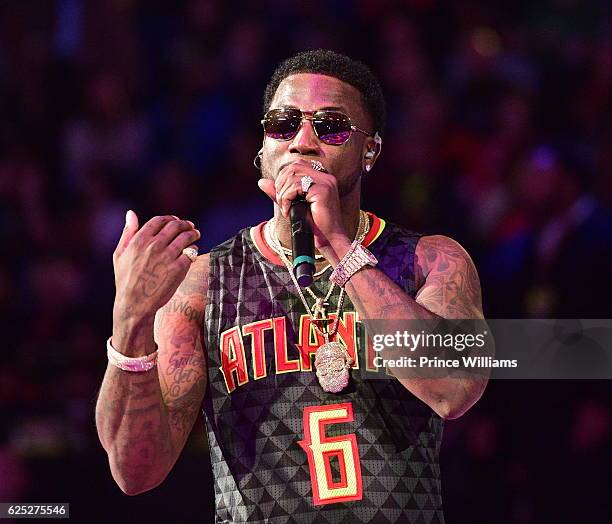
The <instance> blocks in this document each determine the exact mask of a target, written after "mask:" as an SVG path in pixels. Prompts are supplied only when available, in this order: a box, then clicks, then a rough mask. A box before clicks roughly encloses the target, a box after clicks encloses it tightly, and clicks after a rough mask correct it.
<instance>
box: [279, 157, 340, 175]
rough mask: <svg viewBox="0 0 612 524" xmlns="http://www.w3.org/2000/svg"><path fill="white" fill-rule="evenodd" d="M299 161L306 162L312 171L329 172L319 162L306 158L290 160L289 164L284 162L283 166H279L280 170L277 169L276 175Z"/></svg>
mask: <svg viewBox="0 0 612 524" xmlns="http://www.w3.org/2000/svg"><path fill="white" fill-rule="evenodd" d="M300 161H304V162H307V163H308V164H310V167H311V168H312V169H314V170H315V171H320V172H321V173H329V171H328V170H327V169H325V166H324V165H323V164H322V162H320V161H319V160H312V159H306V158H299V159H296V160H290V161H289V162H285V163H284V164H281V166H280V168H279V169H278V173H280V172H281V171H282V170H283V169H285V168H286V167H287V166H290V165H291V164H297V163H299V162H300ZM278 173H277V176H278Z"/></svg>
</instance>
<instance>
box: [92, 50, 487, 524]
mask: <svg viewBox="0 0 612 524" xmlns="http://www.w3.org/2000/svg"><path fill="white" fill-rule="evenodd" d="M264 111H265V113H266V114H265V117H264V120H263V125H264V138H263V147H262V149H261V151H260V154H259V155H258V159H257V162H256V164H257V165H261V170H262V178H261V179H260V180H259V187H260V188H261V189H262V190H263V191H264V192H265V193H266V194H267V195H268V196H269V197H270V198H271V199H272V200H273V202H274V218H273V219H272V220H270V221H268V222H267V223H265V224H260V225H259V226H256V227H253V228H247V229H244V230H243V231H241V232H240V233H239V234H238V235H236V237H234V238H232V239H230V240H228V241H227V242H225V243H224V244H222V245H220V246H218V247H217V248H215V249H213V250H212V251H211V252H210V253H209V254H207V255H202V256H199V257H197V259H195V261H194V262H193V263H191V262H190V259H189V256H185V254H186V255H190V252H189V251H188V250H187V251H185V248H188V246H190V245H191V244H192V243H193V242H194V241H196V240H197V238H199V235H200V233H199V231H198V230H197V229H195V228H194V225H193V223H191V222H189V221H185V220H180V219H178V218H177V217H172V216H164V217H155V218H153V219H151V220H150V221H149V222H147V223H146V224H145V225H144V226H143V227H142V228H140V229H139V228H138V221H137V218H136V216H135V214H134V213H133V212H131V211H130V212H128V216H127V220H126V228H125V230H124V232H123V235H122V237H121V239H120V241H119V244H118V246H117V249H116V252H115V254H114V264H115V275H116V286H117V295H116V301H115V307H114V312H113V334H112V339H111V340H109V360H110V361H111V363H110V364H109V366H108V369H107V372H106V375H105V377H104V381H103V384H102V388H101V391H100V396H99V400H98V404H97V409H96V422H97V426H98V433H99V436H100V440H101V442H102V444H103V446H104V448H105V449H106V451H107V453H108V456H109V462H110V467H111V471H112V474H113V477H114V478H115V480H116V481H117V483H118V484H119V486H120V487H121V489H122V490H123V491H124V492H125V493H128V494H132V495H134V494H137V493H141V492H143V491H146V490H149V489H152V488H153V487H155V486H157V485H158V484H160V483H161V482H162V481H163V480H164V478H165V477H166V475H167V474H168V472H169V471H170V469H171V468H172V466H173V465H174V463H175V461H176V460H177V457H178V455H179V453H180V452H181V450H182V448H183V446H184V444H185V441H186V439H187V436H188V434H189V432H190V430H191V429H192V427H193V424H194V421H195V418H196V416H197V413H198V411H199V409H200V406H201V404H202V401H204V404H203V410H204V413H205V416H206V422H207V426H208V433H209V441H210V448H211V455H212V463H213V469H214V476H215V494H216V506H217V521H218V522H243V521H249V522H251V521H253V522H263V521H265V522H348V521H352V522H387V521H388V522H443V515H442V504H441V496H440V471H439V465H438V451H439V447H440V439H441V431H442V419H444V418H455V417H458V416H460V415H461V414H462V413H464V412H465V411H466V410H467V409H469V407H470V406H471V405H473V404H474V403H475V402H476V400H477V399H478V398H479V397H480V395H481V394H482V391H483V389H484V386H485V381H483V380H480V381H477V380H468V379H451V378H448V377H446V378H445V377H442V378H437V379H433V378H431V379H416V378H402V379H400V380H398V379H395V378H393V377H391V376H387V377H386V378H384V379H377V380H365V379H364V378H362V376H361V375H360V373H359V371H358V369H364V368H369V364H371V362H369V361H368V358H367V355H366V353H367V347H366V345H365V344H363V343H360V341H359V334H358V332H359V333H360V332H361V330H359V329H358V325H359V324H360V322H358V320H359V319H435V318H441V317H445V318H482V310H481V298H480V286H479V282H478V277H477V274H476V271H475V269H474V266H473V263H472V261H471V260H470V258H469V256H468V255H467V253H466V252H465V251H464V250H463V249H462V248H461V247H460V246H459V245H458V244H457V243H456V242H454V241H453V240H451V239H449V238H446V237H442V236H429V237H422V236H421V235H418V234H416V233H412V232H410V231H406V230H404V229H402V228H399V227H397V226H394V225H392V224H385V223H384V221H382V220H380V219H379V218H377V217H375V216H374V215H372V214H366V213H363V212H360V201H361V179H362V175H363V174H365V173H368V172H369V171H370V170H371V169H372V166H373V165H374V163H375V162H376V160H377V158H378V156H379V155H380V152H381V143H382V140H381V139H380V135H381V133H382V132H383V127H384V123H385V122H384V121H385V107H384V100H383V97H382V93H381V90H380V87H379V85H378V83H377V81H376V80H375V79H374V77H373V76H372V73H371V72H370V71H369V69H368V68H367V67H365V66H364V65H363V64H360V63H357V62H354V61H352V60H350V59H349V58H347V57H345V56H342V55H338V54H336V53H332V52H329V51H309V52H306V53H301V54H298V55H297V56H295V57H293V58H291V59H289V60H287V61H285V62H284V63H283V64H281V65H280V66H279V68H278V69H277V70H276V72H275V73H274V75H273V77H272V79H271V81H270V84H269V85H268V87H267V89H266V94H265V99H264ZM259 162H260V163H261V164H259ZM298 196H303V197H304V198H305V199H306V200H307V201H308V202H309V203H310V210H311V213H312V220H313V224H314V241H315V247H316V253H317V256H318V257H319V258H318V259H317V262H316V273H315V275H316V277H317V278H316V279H315V282H314V283H313V284H312V286H310V288H308V289H306V290H301V289H299V286H297V285H296V284H297V282H296V281H295V279H294V278H293V277H292V276H291V272H290V271H289V269H288V267H287V265H289V267H291V262H290V261H289V257H290V255H289V254H288V253H287V252H286V250H287V248H288V247H289V246H290V245H291V244H290V224H289V219H288V215H289V208H290V206H291V203H292V201H293V200H295V199H296V198H297V197H298ZM353 239H354V240H353ZM364 246H365V247H364ZM192 247H193V246H192ZM194 258H195V257H194ZM328 266H329V267H328ZM322 318H323V319H330V320H329V321H328V322H325V321H321V320H320V319H322ZM156 345H157V352H155V350H156ZM313 356H315V365H314V366H313V359H312V357H313ZM126 357H127V358H126ZM155 359H157V360H155ZM155 362H157V365H156V366H155ZM315 371H316V373H315Z"/></svg>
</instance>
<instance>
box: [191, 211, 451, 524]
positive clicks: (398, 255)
mask: <svg viewBox="0 0 612 524" xmlns="http://www.w3.org/2000/svg"><path fill="white" fill-rule="evenodd" d="M369 217H370V221H371V228H370V231H369V232H368V235H367V236H366V238H365V239H364V242H363V243H364V245H367V246H368V249H370V251H371V252H372V253H373V254H374V255H375V256H376V258H377V259H378V265H377V268H378V269H380V270H381V271H383V272H384V273H385V274H386V275H387V276H388V277H389V278H390V279H391V280H393V281H394V282H395V283H397V284H398V285H400V286H401V287H402V288H403V289H404V290H405V291H406V292H407V293H408V294H409V295H410V296H412V297H414V295H415V293H416V291H417V290H416V289H415V277H414V251H415V247H416V243H417V241H418V239H419V238H420V235H419V234H417V233H413V232H411V231H407V230H405V229H403V228H400V227H398V226H396V225H393V224H390V223H385V222H384V221H383V220H380V219H379V218H377V217H376V216H374V215H372V214H369ZM262 229H263V224H260V225H259V226H257V227H254V228H247V229H244V230H242V231H241V232H240V233H238V234H237V235H236V236H235V237H234V238H231V239H230V240H228V241H226V242H225V243H223V244H221V245H219V246H217V247H216V248H214V249H213V250H212V251H211V252H210V276H209V287H208V303H207V306H206V326H205V328H206V331H205V333H206V335H205V339H206V353H207V366H208V386H207V391H206V396H205V400H204V403H203V411H204V415H205V419H206V424H207V429H208V437H209V445H210V453H211V462H212V467H213V474H214V483H215V502H216V522H269V523H300V524H301V523H311V522H317V523H319V522H321V523H351V524H356V523H370V522H374V523H385V522H409V523H443V522H444V518H443V515H442V500H441V494H440V468H439V461H438V455H439V449H440V442H441V436H442V419H441V418H440V417H438V416H437V415H436V414H435V413H434V412H433V411H432V410H431V409H430V408H429V407H428V406H427V405H426V404H424V403H423V402H421V401H420V400H419V399H417V398H416V397H415V396H413V395H412V394H411V393H410V392H409V391H408V390H407V389H406V388H405V387H404V386H402V385H401V383H400V382H399V381H398V380H396V379H395V378H393V377H391V376H389V375H387V374H386V373H384V370H382V371H383V373H382V376H381V378H376V379H366V378H364V377H363V376H362V373H361V371H363V370H365V369H372V362H373V350H372V348H371V343H368V341H367V340H366V337H365V335H364V328H363V325H362V323H361V322H360V321H359V317H358V314H357V312H356V309H355V308H354V306H353V304H352V303H351V301H350V299H349V297H348V295H347V296H346V298H345V304H344V308H343V313H342V314H341V315H340V320H339V322H338V333H337V335H336V337H335V338H333V339H332V340H340V341H341V342H343V343H344V345H345V346H346V348H347V351H348V352H349V354H350V355H351V356H352V357H353V359H354V361H355V363H354V364H353V369H351V379H350V383H349V385H348V387H347V388H345V389H344V390H343V391H342V392H340V393H337V394H334V393H326V392H325V391H323V389H322V388H321V386H320V384H319V382H318V379H317V377H316V375H315V369H314V363H313V362H314V354H315V353H316V349H317V347H319V346H320V345H321V344H323V343H324V341H323V337H322V336H320V334H317V331H316V330H315V329H314V326H313V325H312V324H311V322H310V317H309V315H308V314H307V312H306V309H305V307H304V305H303V303H302V301H301V300H300V298H299V295H298V293H297V291H296V288H295V285H294V284H293V282H292V280H291V278H290V276H289V272H288V270H287V268H286V267H285V266H284V265H283V263H282V261H281V260H280V259H279V258H278V255H276V253H274V252H273V251H272V250H271V249H270V248H269V246H268V245H267V244H266V243H265V241H264V239H263V235H262ZM330 272H331V269H328V270H327V272H326V273H325V274H324V275H323V276H322V277H321V278H320V279H318V280H316V281H315V283H314V284H313V285H312V286H311V289H313V290H314V291H315V293H316V295H317V296H321V297H324V296H325V294H326V293H327V290H328V286H329V274H330ZM305 296H306V297H307V300H308V301H309V303H313V302H314V299H312V298H311V297H310V296H309V295H307V294H305ZM338 297H339V289H336V290H335V292H334V293H333V294H332V296H331V297H330V300H329V302H330V306H329V308H328V312H329V311H331V312H334V311H335V310H336V307H337V303H338ZM330 316H332V318H333V315H330Z"/></svg>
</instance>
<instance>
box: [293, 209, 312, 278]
mask: <svg viewBox="0 0 612 524" xmlns="http://www.w3.org/2000/svg"><path fill="white" fill-rule="evenodd" d="M289 218H290V220H291V250H292V252H293V274H294V275H295V278H296V280H297V282H298V284H299V285H300V286H301V287H308V286H310V284H312V281H313V275H314V272H315V256H314V235H313V232H312V215H311V214H310V204H309V203H308V202H306V200H305V199H304V197H298V198H296V199H295V200H294V201H293V202H292V203H291V208H290V210H289Z"/></svg>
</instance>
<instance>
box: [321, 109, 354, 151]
mask: <svg viewBox="0 0 612 524" xmlns="http://www.w3.org/2000/svg"><path fill="white" fill-rule="evenodd" d="M312 123H313V125H314V128H315V129H316V131H317V136H318V137H319V139H320V140H321V141H322V142H325V143H326V144H329V145H334V146H339V145H341V144H344V142H346V141H347V140H348V139H349V138H350V136H351V122H350V120H349V118H348V117H347V116H346V115H344V114H342V113H336V112H334V111H319V112H317V113H315V114H314V117H313V119H312Z"/></svg>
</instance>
